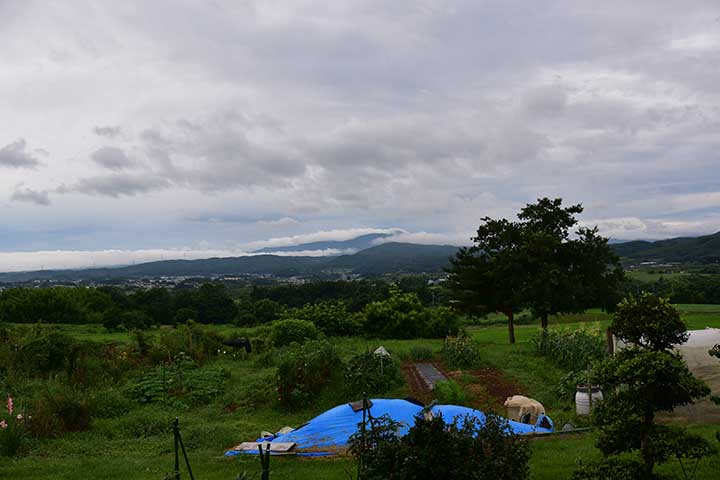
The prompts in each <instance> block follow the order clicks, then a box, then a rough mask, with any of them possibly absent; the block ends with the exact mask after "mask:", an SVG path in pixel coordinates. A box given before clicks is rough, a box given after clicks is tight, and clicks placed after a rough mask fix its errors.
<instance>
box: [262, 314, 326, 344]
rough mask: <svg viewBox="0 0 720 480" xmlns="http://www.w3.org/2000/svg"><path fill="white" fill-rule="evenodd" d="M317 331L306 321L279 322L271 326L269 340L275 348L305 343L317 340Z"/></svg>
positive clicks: (289, 320) (290, 320)
mask: <svg viewBox="0 0 720 480" xmlns="http://www.w3.org/2000/svg"><path fill="white" fill-rule="evenodd" d="M318 334H319V332H318V329H317V328H316V327H315V325H314V324H313V323H312V322H309V321H307V320H295V319H288V320H279V321H277V322H274V323H273V324H272V332H271V334H270V335H271V339H272V344H273V345H275V346H276V347H284V346H286V345H290V344H291V343H293V342H296V343H305V342H307V341H308V340H316V339H317V338H318Z"/></svg>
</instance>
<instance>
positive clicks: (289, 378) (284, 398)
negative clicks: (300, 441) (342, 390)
mask: <svg viewBox="0 0 720 480" xmlns="http://www.w3.org/2000/svg"><path fill="white" fill-rule="evenodd" d="M343 369H344V366H343V362H342V360H341V359H340V357H339V355H338V354H337V352H336V350H335V347H333V345H332V344H331V343H329V342H327V341H322V340H314V341H310V342H307V343H305V344H303V345H298V346H296V347H295V348H292V349H291V350H290V351H289V352H287V353H286V354H285V355H284V356H283V358H282V360H281V361H280V364H279V365H278V369H277V375H278V377H277V389H278V400H279V401H280V404H281V405H283V406H285V407H288V408H294V407H298V406H304V405H308V404H309V403H310V402H312V399H313V398H314V397H316V396H317V395H318V394H319V392H320V391H321V390H322V389H323V388H325V387H326V386H327V385H330V384H332V383H334V382H336V381H337V380H339V379H340V378H341V376H342V372H343Z"/></svg>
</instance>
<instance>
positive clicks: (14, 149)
mask: <svg viewBox="0 0 720 480" xmlns="http://www.w3.org/2000/svg"><path fill="white" fill-rule="evenodd" d="M26 147H27V143H26V142H25V139H24V138H19V139H17V140H15V141H14V142H12V143H10V144H8V145H5V146H4V147H2V148H0V167H9V168H37V167H38V166H39V165H40V162H39V161H38V159H37V158H36V157H35V156H34V155H32V153H30V152H28V151H27V148H26Z"/></svg>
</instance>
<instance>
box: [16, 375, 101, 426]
mask: <svg viewBox="0 0 720 480" xmlns="http://www.w3.org/2000/svg"><path fill="white" fill-rule="evenodd" d="M91 414H92V410H91V406H90V401H89V400H88V398H87V394H86V393H85V392H83V391H81V390H79V389H77V388H73V387H71V386H69V385H64V384H61V383H58V382H48V383H47V384H46V386H45V388H44V389H43V391H42V393H41V395H40V397H39V398H38V399H37V400H36V401H35V402H34V403H33V404H32V406H31V408H30V412H29V416H28V421H27V428H28V431H29V432H30V433H31V434H32V435H34V436H36V437H55V436H58V435H61V434H63V433H65V432H79V431H83V430H87V429H88V428H90V424H91V420H92V418H91Z"/></svg>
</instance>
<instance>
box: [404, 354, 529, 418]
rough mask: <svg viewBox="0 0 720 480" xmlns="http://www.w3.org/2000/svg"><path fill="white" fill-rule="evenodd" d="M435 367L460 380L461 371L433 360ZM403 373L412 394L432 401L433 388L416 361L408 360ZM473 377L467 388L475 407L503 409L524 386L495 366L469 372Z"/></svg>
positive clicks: (522, 390)
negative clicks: (418, 368) (426, 380)
mask: <svg viewBox="0 0 720 480" xmlns="http://www.w3.org/2000/svg"><path fill="white" fill-rule="evenodd" d="M433 365H434V366H435V368H437V369H438V370H439V371H440V372H441V373H443V374H444V375H445V376H446V377H447V378H450V379H455V380H458V381H459V380H460V377H461V375H462V373H461V372H460V371H450V372H449V371H448V370H447V369H446V368H445V366H444V365H443V364H442V363H439V362H433ZM402 371H403V375H404V376H405V380H406V382H407V384H408V386H409V387H410V392H411V396H413V397H414V398H416V399H418V400H420V401H421V402H423V403H425V404H426V405H427V404H428V403H430V402H431V401H432V390H430V388H429V387H428V386H427V384H426V383H425V382H424V381H423V379H422V378H421V377H420V375H419V374H418V372H417V370H416V368H415V363H413V362H407V363H404V364H403V366H402ZM468 373H469V374H470V375H471V376H472V377H473V382H472V383H470V384H468V385H466V387H465V389H466V390H467V391H468V393H469V394H470V395H471V397H472V399H473V403H474V404H475V405H473V406H475V407H478V408H483V409H488V408H490V409H491V410H494V411H500V410H503V409H504V407H503V404H504V403H505V400H506V399H507V398H508V397H511V396H513V395H522V394H523V393H524V388H523V387H521V386H520V385H518V384H517V383H515V382H513V381H512V380H509V379H508V378H507V377H505V375H504V374H503V373H502V372H501V371H499V370H496V369H494V368H480V369H476V370H472V371H470V372H468Z"/></svg>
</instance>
